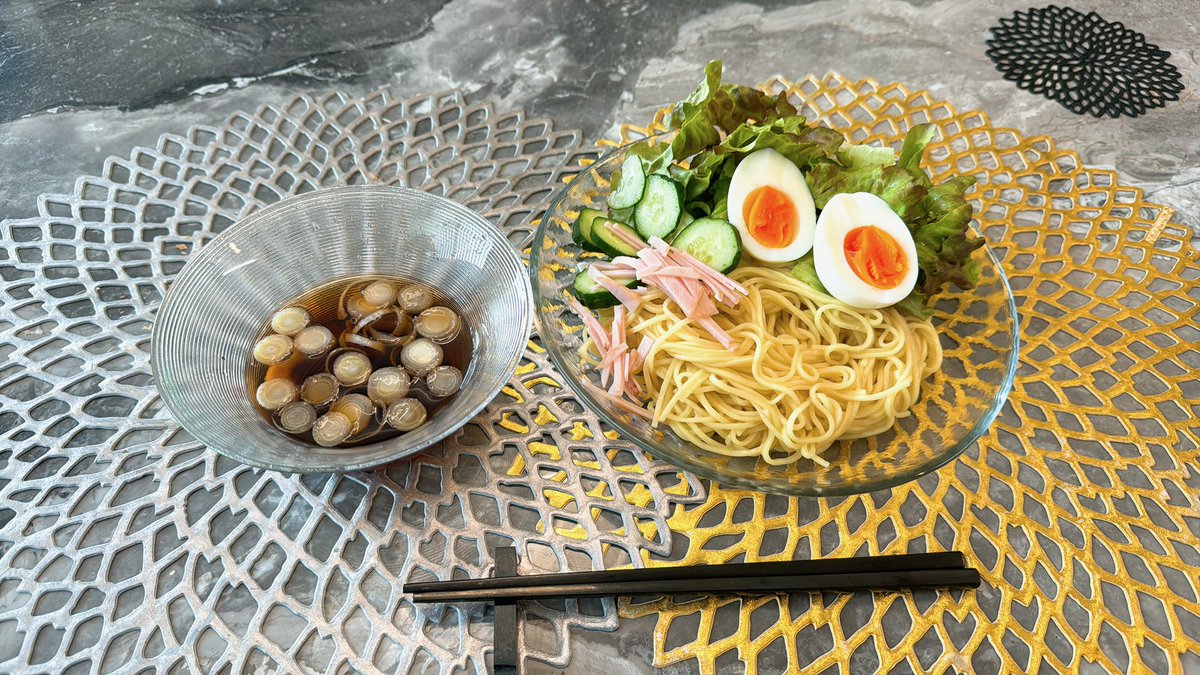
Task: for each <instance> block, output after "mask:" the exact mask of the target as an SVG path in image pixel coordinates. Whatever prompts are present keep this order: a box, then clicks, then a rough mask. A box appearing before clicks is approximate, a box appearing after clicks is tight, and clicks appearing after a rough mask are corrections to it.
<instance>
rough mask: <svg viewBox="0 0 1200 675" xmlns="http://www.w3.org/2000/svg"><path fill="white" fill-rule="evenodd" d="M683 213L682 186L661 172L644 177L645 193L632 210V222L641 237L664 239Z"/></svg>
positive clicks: (673, 229)
mask: <svg viewBox="0 0 1200 675" xmlns="http://www.w3.org/2000/svg"><path fill="white" fill-rule="evenodd" d="M682 215H683V188H682V187H680V185H679V183H676V182H675V181H673V180H671V179H670V178H667V177H666V176H663V175H661V174H657V173H656V174H651V175H650V176H649V177H648V178H646V194H644V195H642V201H640V202H638V204H637V206H636V207H635V208H634V210H633V222H634V226H635V227H637V231H638V234H640V235H641V236H642V238H643V239H647V240H648V239H650V237H661V238H663V239H666V238H667V237H669V236H670V235H671V233H672V232H674V231H675V226H676V225H678V224H679V217H680V216H682Z"/></svg>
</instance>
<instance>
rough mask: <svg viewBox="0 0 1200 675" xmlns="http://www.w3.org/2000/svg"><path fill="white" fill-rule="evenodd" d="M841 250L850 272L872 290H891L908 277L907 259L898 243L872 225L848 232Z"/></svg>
mask: <svg viewBox="0 0 1200 675" xmlns="http://www.w3.org/2000/svg"><path fill="white" fill-rule="evenodd" d="M842 247H843V249H844V251H845V253H846V262H848V263H849V264H850V269H852V270H854V273H855V274H856V275H858V278H859V279H862V280H863V281H865V282H867V283H868V284H871V285H872V286H874V287H875V288H879V289H884V290H886V289H889V288H895V287H896V286H899V285H900V282H901V281H903V280H904V275H905V274H907V273H908V258H907V257H906V256H905V255H904V251H903V250H902V249H901V248H900V243H899V242H897V241H896V239H895V237H893V236H892V235H890V234H888V233H887V232H884V231H883V230H881V229H879V228H878V227H875V226H874V225H866V226H864V227H856V228H854V229H853V230H850V232H849V233H848V234H847V235H846V239H845V240H844V241H843V242H842Z"/></svg>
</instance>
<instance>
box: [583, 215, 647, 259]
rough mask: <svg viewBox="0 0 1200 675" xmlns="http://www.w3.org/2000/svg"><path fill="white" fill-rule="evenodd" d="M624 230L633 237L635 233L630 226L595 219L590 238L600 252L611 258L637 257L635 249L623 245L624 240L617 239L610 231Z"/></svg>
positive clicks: (609, 219)
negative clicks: (622, 256) (620, 256)
mask: <svg viewBox="0 0 1200 675" xmlns="http://www.w3.org/2000/svg"><path fill="white" fill-rule="evenodd" d="M618 228H624V229H625V230H626V231H628V232H629V233H631V234H633V235H637V232H636V231H635V230H634V229H633V228H632V227H630V226H628V225H626V224H625V223H622V222H620V221H617V220H613V219H611V218H597V219H595V220H593V221H592V237H593V238H594V239H595V241H596V246H599V247H600V250H601V251H602V252H604V253H607V254H608V255H610V256H612V257H614V258H615V257H617V256H619V255H637V249H636V248H634V247H632V246H630V245H629V244H627V243H625V241H624V240H622V239H620V238H618V237H617V236H616V235H615V234H613V233H612V230H614V229H618Z"/></svg>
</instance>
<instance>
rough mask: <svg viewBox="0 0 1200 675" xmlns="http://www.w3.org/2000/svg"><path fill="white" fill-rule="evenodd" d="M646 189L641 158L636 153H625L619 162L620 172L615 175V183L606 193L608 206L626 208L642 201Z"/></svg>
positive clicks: (644, 172)
mask: <svg viewBox="0 0 1200 675" xmlns="http://www.w3.org/2000/svg"><path fill="white" fill-rule="evenodd" d="M645 191H646V169H645V168H644V167H643V166H642V160H641V158H640V157H638V156H636V155H625V161H623V162H621V174H620V175H619V176H618V177H617V185H616V187H614V188H613V191H612V193H611V194H609V195H608V206H609V208H613V209H627V208H629V207H631V206H633V205H634V204H637V203H638V202H640V201H642V194H643V193H644V192H645Z"/></svg>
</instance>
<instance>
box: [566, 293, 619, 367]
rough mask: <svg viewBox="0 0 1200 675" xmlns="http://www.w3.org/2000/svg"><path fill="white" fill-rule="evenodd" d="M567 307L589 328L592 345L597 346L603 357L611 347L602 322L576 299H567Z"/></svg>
mask: <svg viewBox="0 0 1200 675" xmlns="http://www.w3.org/2000/svg"><path fill="white" fill-rule="evenodd" d="M567 307H570V308H571V311H573V312H575V314H577V315H578V316H579V318H580V319H582V320H583V325H584V327H585V328H587V332H588V336H590V337H591V338H592V343H593V344H595V345H596V351H597V352H599V353H600V355H601V356H603V355H604V353H605V352H606V351H608V348H609V346H610V343H609V339H608V331H606V330H604V326H602V325H600V321H599V320H597V319H596V316H595V315H594V314H592V313H591V312H589V311H588V310H587V308H586V307H584V306H583V305H581V304H579V301H578V300H576V299H575V298H567Z"/></svg>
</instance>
